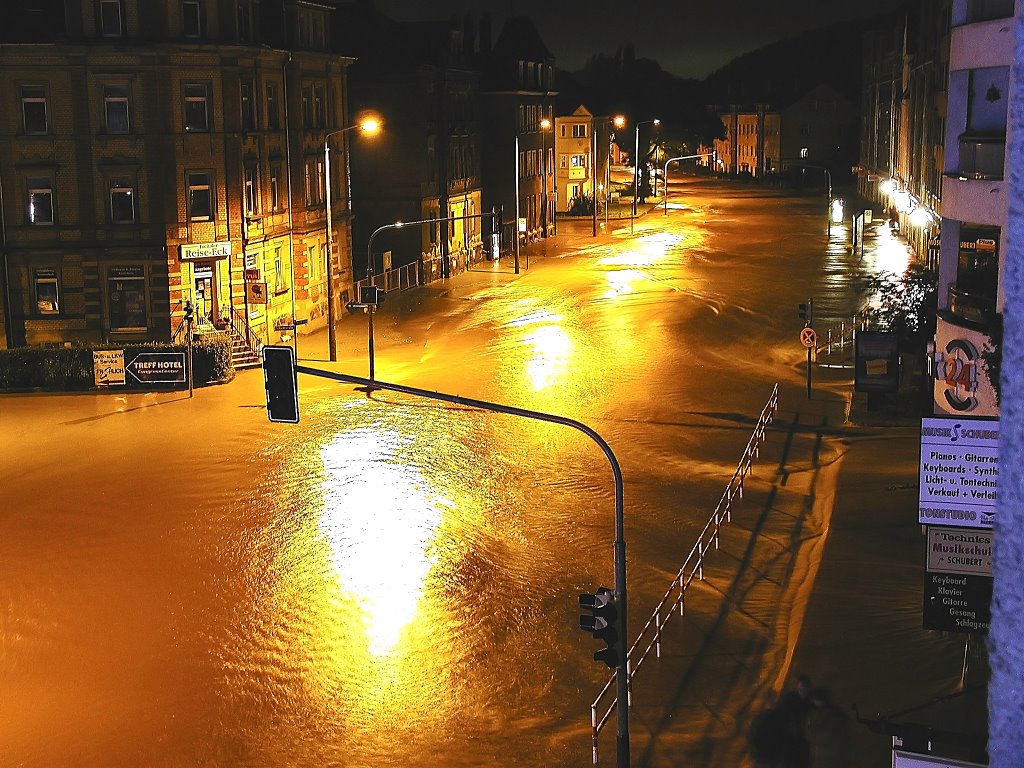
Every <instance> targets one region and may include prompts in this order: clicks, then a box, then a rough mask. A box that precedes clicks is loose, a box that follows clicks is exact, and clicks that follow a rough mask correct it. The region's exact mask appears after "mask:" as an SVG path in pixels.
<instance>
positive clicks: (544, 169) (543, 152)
mask: <svg viewBox="0 0 1024 768" xmlns="http://www.w3.org/2000/svg"><path fill="white" fill-rule="evenodd" d="M534 127H535V128H536V127H539V128H540V129H541V130H542V131H547V130H548V129H549V128H551V120H549V119H548V118H546V117H545V118H543V119H542V120H541V121H540V122H539V123H537V125H536V126H534ZM552 133H553V132H552ZM540 144H541V162H542V174H543V177H544V190H543V192H542V195H541V197H542V202H543V205H544V211H543V216H542V221H543V226H544V236H545V237H547V231H548V210H547V209H548V170H547V165H548V161H547V149H546V147H545V146H544V134H543V133H541V142H540ZM515 155H516V157H515V188H516V192H515V194H516V222H515V226H514V227H513V228H512V235H513V237H515V250H514V254H515V273H516V274H517V275H518V274H519V130H518V129H517V130H516V133H515ZM556 221H557V219H556ZM555 226H556V227H557V226H558V225H557V224H556V225H555ZM526 266H527V267H529V266H530V263H529V258H527V263H526Z"/></svg>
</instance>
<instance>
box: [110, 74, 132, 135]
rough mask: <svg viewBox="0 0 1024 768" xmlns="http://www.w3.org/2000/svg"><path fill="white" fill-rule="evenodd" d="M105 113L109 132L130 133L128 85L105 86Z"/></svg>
mask: <svg viewBox="0 0 1024 768" xmlns="http://www.w3.org/2000/svg"><path fill="white" fill-rule="evenodd" d="M103 114H104V117H105V119H106V125H107V133H128V131H129V129H130V125H129V119H128V86H127V85H105V86H103Z"/></svg>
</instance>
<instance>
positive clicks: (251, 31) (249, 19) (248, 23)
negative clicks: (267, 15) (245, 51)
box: [238, 0, 259, 42]
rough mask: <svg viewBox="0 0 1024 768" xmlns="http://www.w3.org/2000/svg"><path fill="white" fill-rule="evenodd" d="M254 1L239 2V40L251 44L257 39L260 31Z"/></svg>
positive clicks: (239, 0)
mask: <svg viewBox="0 0 1024 768" xmlns="http://www.w3.org/2000/svg"><path fill="white" fill-rule="evenodd" d="M253 6H254V3H253V0H238V39H239V40H241V41H243V42H250V41H252V40H255V39H256V36H257V35H258V33H259V30H258V29H257V28H256V25H257V16H256V9H255V8H254V7H253Z"/></svg>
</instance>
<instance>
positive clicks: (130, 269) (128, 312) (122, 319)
mask: <svg viewBox="0 0 1024 768" xmlns="http://www.w3.org/2000/svg"><path fill="white" fill-rule="evenodd" d="M107 298H108V301H109V305H110V328H111V330H114V331H144V330H146V328H147V327H148V324H149V318H148V312H147V310H146V270H145V268H144V267H142V266H141V265H127V266H113V267H110V269H109V271H108V272H107Z"/></svg>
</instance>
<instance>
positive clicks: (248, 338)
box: [229, 307, 263, 355]
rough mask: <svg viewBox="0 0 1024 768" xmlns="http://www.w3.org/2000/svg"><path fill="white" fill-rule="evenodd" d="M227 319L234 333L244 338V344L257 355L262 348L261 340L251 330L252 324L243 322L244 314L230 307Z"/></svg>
mask: <svg viewBox="0 0 1024 768" xmlns="http://www.w3.org/2000/svg"><path fill="white" fill-rule="evenodd" d="M229 320H230V321H231V327H232V328H233V329H234V331H235V333H237V334H238V335H239V336H240V337H242V338H243V339H245V344H246V346H247V347H249V349H251V350H252V351H253V352H254V353H256V354H257V355H258V354H259V353H260V349H262V348H263V340H262V339H260V337H259V336H257V335H256V334H255V333H254V332H253V330H252V326H250V325H249V324H248V323H247V322H245V315H244V314H243V313H241V312H239V311H238V308H237V307H232V308H231V317H230V318H229Z"/></svg>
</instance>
